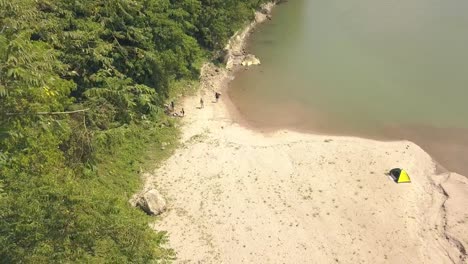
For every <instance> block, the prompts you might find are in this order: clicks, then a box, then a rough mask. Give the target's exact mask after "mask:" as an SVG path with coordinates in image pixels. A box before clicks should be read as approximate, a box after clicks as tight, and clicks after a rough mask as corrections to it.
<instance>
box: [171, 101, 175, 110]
mask: <svg viewBox="0 0 468 264" xmlns="http://www.w3.org/2000/svg"><path fill="white" fill-rule="evenodd" d="M174 108H175V104H174V101H171V110H172V111H174Z"/></svg>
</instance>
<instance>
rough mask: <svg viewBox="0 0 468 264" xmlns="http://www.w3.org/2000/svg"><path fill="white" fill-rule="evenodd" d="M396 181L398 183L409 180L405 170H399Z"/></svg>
mask: <svg viewBox="0 0 468 264" xmlns="http://www.w3.org/2000/svg"><path fill="white" fill-rule="evenodd" d="M397 182H398V183H404V182H411V179H410V177H409V175H408V173H407V172H406V171H405V170H401V173H400V177H398V180H397Z"/></svg>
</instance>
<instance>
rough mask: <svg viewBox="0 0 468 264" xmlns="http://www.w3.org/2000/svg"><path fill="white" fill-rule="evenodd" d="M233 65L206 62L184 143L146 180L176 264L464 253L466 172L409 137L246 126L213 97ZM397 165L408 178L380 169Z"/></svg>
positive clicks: (188, 106) (187, 104)
mask: <svg viewBox="0 0 468 264" xmlns="http://www.w3.org/2000/svg"><path fill="white" fill-rule="evenodd" d="M264 15H265V14H264ZM250 30H251V29H250ZM242 32H244V31H242ZM247 36H248V34H245V35H244V38H243V39H242V38H240V40H241V41H240V42H238V43H240V44H241V45H240V46H236V47H240V50H241V49H242V45H244V44H245V40H246V38H247ZM231 44H232V43H231ZM228 47H229V46H228ZM231 48H232V45H231ZM237 61H240V60H237ZM237 69H239V68H236V67H228V69H225V68H220V67H216V66H215V65H213V64H206V65H205V66H204V67H203V69H202V75H201V88H200V91H199V92H198V94H197V95H195V96H191V97H187V98H185V100H184V102H183V106H184V109H185V111H186V116H185V117H184V120H183V123H184V125H183V128H182V137H181V143H182V147H181V148H180V149H178V150H177V151H176V152H175V154H174V155H173V156H172V157H171V158H169V159H168V160H167V161H166V162H165V163H164V164H163V166H161V167H160V168H158V169H157V170H155V171H154V172H153V173H152V175H150V176H149V177H148V178H147V179H146V183H145V188H156V189H158V190H160V191H161V192H162V193H163V194H164V195H165V197H166V198H167V200H168V211H167V212H165V213H164V214H163V215H162V218H161V219H160V220H158V221H157V222H155V223H154V224H153V228H155V229H156V230H166V231H168V233H169V246H170V247H171V248H173V249H174V250H175V251H176V252H177V261H176V262H177V263H197V262H198V263H200V262H201V263H240V262H245V263H255V262H258V261H259V260H261V262H262V263H310V261H311V260H314V261H315V262H316V263H329V262H346V263H349V262H353V263H355V262H363V261H364V262H369V263H378V262H386V263H402V262H403V263H411V262H415V263H416V262H433V263H464V261H466V250H465V249H466V245H467V241H468V238H467V237H466V234H468V232H466V231H467V222H466V217H467V215H466V212H465V211H466V210H464V209H465V208H464V205H466V204H467V201H468V197H467V193H468V192H467V190H468V189H467V188H468V181H467V180H466V178H464V177H462V176H459V175H457V174H452V173H445V174H441V175H437V173H436V165H435V163H434V162H433V160H432V158H431V157H430V156H429V155H428V154H427V153H426V152H424V151H423V150H422V149H421V148H420V147H419V146H417V145H415V144H413V143H411V142H408V141H398V142H381V141H375V140H369V139H362V138H355V137H340V136H328V135H313V134H307V133H299V132H294V131H289V130H279V131H275V132H272V133H267V134H265V133H261V132H259V131H254V130H251V129H249V128H247V127H245V126H244V125H243V124H239V123H238V122H236V117H235V116H234V117H233V114H232V109H231V110H230V109H229V108H230V107H235V106H234V105H233V104H232V102H230V100H229V98H228V97H227V96H225V95H222V96H221V100H220V101H219V102H216V101H215V98H214V92H215V91H226V89H227V86H228V83H229V81H230V80H231V79H232V78H233V74H234V73H235V71H236V70H237ZM200 98H203V99H204V102H205V104H204V107H203V108H201V105H200V103H199V101H200ZM399 166H401V167H403V168H405V169H407V170H408V171H409V172H410V176H411V177H412V183H411V184H395V183H394V182H393V181H390V180H389V179H388V178H387V177H386V175H385V173H386V172H387V171H388V170H389V169H391V168H393V167H399Z"/></svg>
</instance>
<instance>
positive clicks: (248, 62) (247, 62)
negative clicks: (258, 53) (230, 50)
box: [241, 54, 260, 67]
mask: <svg viewBox="0 0 468 264" xmlns="http://www.w3.org/2000/svg"><path fill="white" fill-rule="evenodd" d="M241 65H242V66H246V67H249V66H252V65H260V60H259V59H258V58H257V57H255V55H252V54H249V55H247V56H245V58H244V60H243V61H242V63H241Z"/></svg>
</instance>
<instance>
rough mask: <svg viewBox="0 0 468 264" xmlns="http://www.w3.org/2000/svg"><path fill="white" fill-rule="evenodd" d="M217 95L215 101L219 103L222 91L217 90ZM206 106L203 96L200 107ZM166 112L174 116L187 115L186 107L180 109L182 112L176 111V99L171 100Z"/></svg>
mask: <svg viewBox="0 0 468 264" xmlns="http://www.w3.org/2000/svg"><path fill="white" fill-rule="evenodd" d="M214 96H215V101H214V103H217V102H218V101H219V98H220V97H221V93H220V92H215V94H214ZM204 107H205V101H203V97H202V98H200V109H203V108H204ZM167 108H169V109H167ZM166 113H167V114H170V115H172V116H174V117H184V116H185V110H184V108H182V109H181V110H180V112H175V103H174V101H171V104H170V106H169V107H166Z"/></svg>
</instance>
